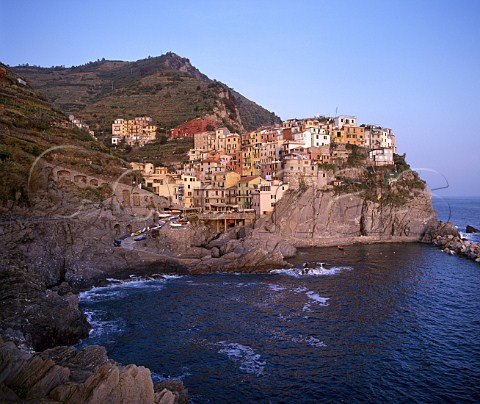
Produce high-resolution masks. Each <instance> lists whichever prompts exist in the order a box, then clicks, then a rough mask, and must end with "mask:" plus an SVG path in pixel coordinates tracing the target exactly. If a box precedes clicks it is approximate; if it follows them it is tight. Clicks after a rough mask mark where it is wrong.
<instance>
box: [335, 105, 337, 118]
mask: <svg viewBox="0 0 480 404" xmlns="http://www.w3.org/2000/svg"><path fill="white" fill-rule="evenodd" d="M337 116H338V107H336V108H335V117H337Z"/></svg>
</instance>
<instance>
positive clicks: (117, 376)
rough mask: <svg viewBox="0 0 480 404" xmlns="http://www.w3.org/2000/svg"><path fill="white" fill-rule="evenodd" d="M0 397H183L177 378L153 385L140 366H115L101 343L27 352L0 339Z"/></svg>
mask: <svg viewBox="0 0 480 404" xmlns="http://www.w3.org/2000/svg"><path fill="white" fill-rule="evenodd" d="M0 363H1V364H2V366H1V367H0V399H1V401H2V402H4V401H6V402H23V401H24V400H26V401H29V402H40V403H42V402H43V403H47V402H48V403H157V404H160V403H161V404H166V403H172V404H176V403H186V402H187V394H188V393H187V390H186V389H185V388H184V387H183V384H182V382H180V381H174V382H173V381H172V382H170V383H168V382H164V383H162V384H160V385H158V386H154V385H153V382H152V378H151V375H150V371H149V370H148V369H146V368H144V367H143V366H135V365H128V366H121V365H119V364H117V363H115V362H114V361H112V360H109V359H108V357H107V354H106V351H105V348H103V347H99V346H89V347H87V348H85V349H83V350H80V351H79V350H77V349H75V348H72V347H58V348H55V349H50V350H47V351H44V352H42V353H37V354H33V355H32V354H29V353H25V352H22V351H21V350H19V349H18V348H17V347H16V346H15V344H14V343H13V342H11V341H7V342H5V341H3V340H2V339H0Z"/></svg>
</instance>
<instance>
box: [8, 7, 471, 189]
mask: <svg viewBox="0 0 480 404" xmlns="http://www.w3.org/2000/svg"><path fill="white" fill-rule="evenodd" d="M479 16H480V1H477V0H455V1H447V0H378V1H373V0H362V1H354V0H352V1H347V0H328V1H327V0H324V1H322V0H317V1H307V0H296V1H281V0H280V1H262V0H255V1H253V0H246V1H227V0H225V1H213V0H211V1H209V0H205V1H204V0H197V1H193V0H190V1H187V0H183V1H182V0H180V1H171V0H170V1H155V0H150V1H149V0H139V1H126V0H116V1H101V0H94V1H93V0H83V1H65V0H63V1H57V0H42V1H35V0H30V1H27V0H0V60H1V61H2V62H4V63H6V64H8V65H11V66H15V65H18V64H23V63H29V64H35V65H40V66H52V65H65V66H72V65H79V64H84V63H86V62H89V61H93V60H97V59H101V58H106V59H115V60H129V61H134V60H138V59H142V58H145V57H147V56H158V55H161V54H164V53H165V52H168V51H173V52H175V53H177V54H179V55H180V56H183V57H187V58H189V59H190V61H191V63H192V64H193V65H194V66H196V67H197V68H199V69H200V71H202V72H203V73H205V74H206V75H208V76H209V77H210V78H215V79H217V80H220V81H222V82H224V83H226V84H228V85H229V86H230V87H233V88H235V90H237V91H239V92H241V93H242V94H243V95H245V96H246V97H248V98H250V99H252V100H254V101H255V102H257V103H259V104H260V105H262V106H264V107H266V108H267V109H269V110H271V111H274V112H275V113H276V114H277V115H279V116H280V117H281V118H282V119H288V118H293V117H298V118H300V117H307V116H313V115H316V114H321V115H334V114H335V112H336V111H337V110H338V114H346V115H355V116H357V118H358V122H359V123H376V124H379V125H383V126H387V127H390V128H392V129H393V130H394V132H395V134H396V135H397V143H398V146H399V151H400V153H406V154H407V159H408V161H409V162H410V164H411V166H412V167H414V168H418V169H420V168H422V170H419V171H420V173H421V175H422V177H423V178H424V179H427V181H428V183H429V186H430V188H432V189H434V188H438V187H441V186H443V185H445V179H446V180H447V181H448V184H449V188H448V189H445V190H439V191H434V192H436V193H438V194H440V195H479V196H480V134H479V133H478V132H479V128H480V126H479V124H478V123H477V119H478V120H479V121H480V101H479V95H480V23H478V17H479Z"/></svg>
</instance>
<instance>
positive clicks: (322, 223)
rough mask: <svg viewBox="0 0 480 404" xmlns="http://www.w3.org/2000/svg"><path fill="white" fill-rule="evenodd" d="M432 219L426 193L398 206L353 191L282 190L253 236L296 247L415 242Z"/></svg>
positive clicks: (421, 193) (434, 220)
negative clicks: (339, 192)
mask: <svg viewBox="0 0 480 404" xmlns="http://www.w3.org/2000/svg"><path fill="white" fill-rule="evenodd" d="M435 223H436V218H435V211H434V210H433V209H432V204H431V196H430V193H429V192H428V191H427V190H423V191H419V192H418V193H417V194H416V195H415V196H414V197H412V199H411V200H410V201H409V202H407V203H406V204H404V205H395V204H392V203H388V202H382V200H381V199H380V200H379V201H378V202H372V201H369V200H365V199H362V198H361V197H360V196H359V195H356V194H343V195H335V194H334V193H333V192H324V191H318V190H317V191H316V190H315V189H313V188H308V189H307V190H306V191H305V192H303V193H302V192H300V191H298V192H287V193H286V195H285V196H284V197H283V198H282V199H281V200H280V202H279V203H278V204H277V208H276V211H275V212H274V213H273V214H272V215H271V216H270V217H267V218H266V219H263V220H262V221H260V222H259V223H258V224H257V225H256V226H255V230H254V233H253V237H254V238H256V239H259V240H261V239H283V240H287V241H288V242H290V243H291V244H293V245H295V246H297V247H304V246H325V245H336V244H339V243H340V244H347V243H353V242H384V241H420V240H421V239H422V237H423V235H424V234H425V232H426V231H427V230H428V229H429V228H430V227H432V226H434V225H435Z"/></svg>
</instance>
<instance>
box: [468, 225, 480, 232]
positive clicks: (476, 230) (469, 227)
mask: <svg viewBox="0 0 480 404" xmlns="http://www.w3.org/2000/svg"><path fill="white" fill-rule="evenodd" d="M465 231H466V233H480V230H479V229H477V228H476V227H473V226H470V225H467V228H466V229H465Z"/></svg>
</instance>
